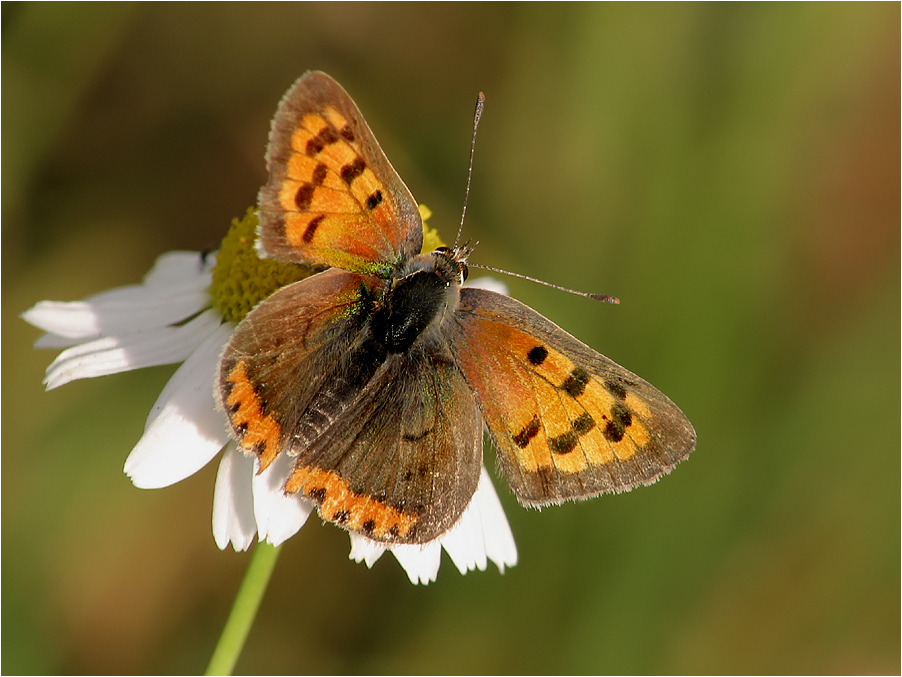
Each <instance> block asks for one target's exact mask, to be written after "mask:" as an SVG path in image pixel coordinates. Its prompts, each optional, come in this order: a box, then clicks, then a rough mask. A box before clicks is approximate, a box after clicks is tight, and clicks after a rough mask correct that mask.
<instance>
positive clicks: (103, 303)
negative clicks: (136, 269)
mask: <svg viewBox="0 0 902 677" xmlns="http://www.w3.org/2000/svg"><path fill="white" fill-rule="evenodd" d="M211 260H215V259H211ZM210 281H211V276H210V261H202V260H201V257H200V255H199V254H198V253H196V252H170V253H169V254H164V255H163V256H161V257H160V258H159V259H157V263H156V265H155V266H154V268H153V270H151V272H150V273H149V274H148V275H147V277H146V278H145V280H144V283H143V284H140V285H129V286H126V287H118V288H116V289H110V290H108V291H105V292H101V293H100V294H95V295H93V296H89V297H88V298H87V299H85V300H84V301H74V302H71V303H67V302H61V301H41V302H40V303H37V304H35V305H34V306H32V307H31V308H29V309H28V310H27V311H25V312H24V313H22V318H23V319H24V320H25V321H26V322H29V323H30V324H32V325H34V326H36V327H38V328H40V329H43V330H44V331H46V332H49V333H50V334H55V335H57V336H60V337H65V338H69V339H83V340H86V339H93V338H100V337H102V336H116V335H120V334H127V333H132V332H135V331H141V330H147V329H151V328H156V327H165V326H168V325H171V324H174V323H176V322H181V321H182V320H184V319H186V318H188V317H191V316H192V315H194V314H195V313H197V312H199V311H201V310H203V309H204V308H205V307H207V306H209V305H210V297H209V293H208V289H209V287H210ZM36 347H51V346H47V345H42V344H41V343H40V342H39V344H38V345H37V346H36ZM54 347H55V346H54Z"/></svg>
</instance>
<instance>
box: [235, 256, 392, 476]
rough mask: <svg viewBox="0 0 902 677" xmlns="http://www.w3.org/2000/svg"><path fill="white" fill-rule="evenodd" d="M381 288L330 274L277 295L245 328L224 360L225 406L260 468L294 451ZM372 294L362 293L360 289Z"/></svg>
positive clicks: (338, 273)
mask: <svg viewBox="0 0 902 677" xmlns="http://www.w3.org/2000/svg"><path fill="white" fill-rule="evenodd" d="M367 283H369V284H379V283H380V281H379V280H377V279H376V278H365V277H362V276H360V275H355V274H352V273H347V272H345V271H342V270H338V269H334V268H333V269H330V270H327V271H324V272H322V273H319V274H317V275H314V276H312V277H309V278H307V279H305V280H301V281H300V282H296V283H294V284H291V285H288V286H287V287H283V288H282V289H280V290H278V291H277V292H275V293H274V294H273V295H272V296H270V297H269V298H267V299H266V300H265V301H264V302H263V303H261V304H260V305H258V306H257V307H256V308H255V309H254V310H253V311H252V312H251V313H250V314H249V315H248V316H247V317H246V318H245V320H244V321H243V322H241V324H239V325H238V329H237V330H236V331H235V334H234V335H233V336H232V338H231V340H230V341H229V343H228V344H227V345H226V348H225V350H224V351H223V355H222V359H221V361H220V372H219V386H218V387H217V393H218V394H219V397H220V403H221V405H222V407H223V409H224V411H225V412H226V415H227V416H228V418H229V423H230V425H231V428H232V433H233V435H234V436H235V438H236V439H237V440H238V442H239V444H240V446H241V447H242V448H243V449H244V450H245V451H247V452H253V453H254V454H256V455H257V457H258V458H259V459H260V466H261V470H263V469H266V467H267V466H269V464H270V463H272V461H273V460H275V458H276V456H278V455H279V454H280V453H282V452H283V451H287V450H288V449H289V448H290V442H291V434H292V433H293V432H294V430H295V428H296V427H297V421H298V419H299V417H300V416H301V415H302V414H303V412H304V411H305V410H306V409H307V407H308V406H309V404H310V402H311V401H312V400H313V398H314V396H315V395H316V393H317V392H318V391H319V389H320V388H322V387H323V383H324V380H325V378H326V377H327V375H328V374H330V373H332V372H333V371H334V369H335V367H336V365H337V364H338V362H339V360H340V358H341V357H342V355H343V354H344V353H345V352H346V350H347V346H348V345H349V344H350V343H352V342H353V341H354V340H355V337H356V336H357V335H358V334H359V332H360V330H361V327H362V325H363V322H364V321H365V319H366V318H365V312H366V303H367V300H366V299H367V298H368V297H369V295H370V294H371V293H372V291H373V290H370V288H368V287H365V285H366V284H367ZM364 288H366V289H367V294H366V295H364V294H362V289H364Z"/></svg>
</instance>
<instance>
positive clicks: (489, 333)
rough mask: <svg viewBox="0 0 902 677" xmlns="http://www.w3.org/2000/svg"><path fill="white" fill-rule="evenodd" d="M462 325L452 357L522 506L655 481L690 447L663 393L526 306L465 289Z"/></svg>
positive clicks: (682, 420) (681, 419) (689, 432)
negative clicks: (476, 403) (478, 409)
mask: <svg viewBox="0 0 902 677" xmlns="http://www.w3.org/2000/svg"><path fill="white" fill-rule="evenodd" d="M456 319H457V322H456V323H455V331H454V335H453V338H452V340H451V345H452V346H453V349H454V354H455V359H456V360H457V362H458V364H459V365H460V368H461V370H462V372H463V374H464V375H465V377H466V379H467V382H468V383H469V385H470V387H471V388H473V390H474V392H475V393H476V398H477V400H478V402H479V404H480V407H481V409H482V412H483V415H484V417H485V421H486V424H487V426H488V428H489V431H490V433H491V436H492V438H493V441H494V443H495V446H496V448H497V450H498V452H499V458H500V461H501V465H502V467H503V469H504V471H505V473H506V475H507V477H508V479H509V481H510V482H511V486H512V487H513V489H514V491H515V492H516V494H517V496H518V498H519V499H520V500H521V501H522V502H523V503H526V504H532V505H543V504H548V503H560V502H561V501H564V500H567V499H580V498H590V497H592V496H597V495H599V494H602V493H606V492H620V491H628V490H629V489H632V488H633V487H635V486H638V485H640V484H650V483H652V482H654V481H655V480H657V479H658V477H660V476H661V475H662V474H664V473H667V472H669V471H670V470H671V469H672V468H673V466H674V465H676V464H677V463H678V462H679V461H680V460H682V459H683V458H685V457H686V456H687V455H688V454H689V453H690V452H691V451H692V449H693V448H694V446H695V431H694V430H693V429H692V426H691V424H690V423H689V421H688V420H687V419H686V417H685V416H684V415H683V413H682V412H681V411H680V410H679V409H678V408H677V407H676V405H674V404H673V402H671V401H670V400H669V399H668V398H667V397H666V396H665V395H664V394H663V393H661V392H660V391H658V390H657V389H655V388H654V387H653V386H651V385H650V384H648V383H647V382H645V381H643V380H642V379H640V378H639V377H638V376H636V375H635V374H632V373H631V372H629V371H627V370H626V369H624V368H623V367H620V366H619V365H617V364H616V363H614V362H612V361H611V360H609V359H607V358H606V357H604V356H603V355H600V354H599V353H597V352H595V351H594V350H592V349H591V348H589V347H588V346H586V345H585V344H583V343H581V342H580V341H578V340H576V339H575V338H573V337H572V336H570V335H569V334H567V333H566V332H564V331H563V330H562V329H561V328H560V327H558V326H557V325H555V324H554V323H552V322H550V321H549V320H547V319H546V318H544V317H542V316H541V315H540V314H538V313H537V312H535V311H534V310H532V309H530V308H528V307H527V306H525V305H523V304H522V303H519V302H518V301H515V300H513V299H511V298H509V297H507V296H502V295H500V294H495V293H493V292H489V291H484V290H478V289H464V290H462V292H461V302H460V306H459V308H458V312H457V317H456Z"/></svg>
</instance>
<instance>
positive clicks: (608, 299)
mask: <svg viewBox="0 0 902 677" xmlns="http://www.w3.org/2000/svg"><path fill="white" fill-rule="evenodd" d="M467 265H469V267H470V268H479V269H480V270H488V271H489V272H491V273H501V274H502V275H510V276H511V277H519V278H520V279H521V280H529V281H530V282H535V283H536V284H542V285H545V286H546V287H552V288H554V289H559V290H561V291H565V292H567V293H568V294H575V295H576V296H585V297H586V298H588V299H592V300H594V301H604V302H605V303H613V304H615V305H616V304H619V303H620V299H618V298H617V297H616V296H611V295H610V294H592V293H590V292H585V291H577V290H576V289H570V288H569V287H562V286H560V285H558V284H552V283H551V282H545V280H539V279H538V278H535V277H530V276H529V275H521V274H520V273H512V272H511V271H509V270H501V269H500V268H492V267H491V266H481V265H478V264H476V263H468V264H467Z"/></svg>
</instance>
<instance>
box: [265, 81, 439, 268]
mask: <svg viewBox="0 0 902 677" xmlns="http://www.w3.org/2000/svg"><path fill="white" fill-rule="evenodd" d="M266 162H267V167H268V169H269V182H268V183H267V184H266V185H265V186H264V187H263V188H262V189H261V190H260V196H259V203H260V230H259V243H260V247H261V249H262V253H263V254H264V255H266V256H270V257H272V258H277V259H284V260H287V261H295V262H298V263H305V264H308V265H325V266H334V267H337V268H343V269H345V270H349V271H353V272H358V273H367V274H371V275H378V276H380V277H390V276H391V275H392V273H393V271H395V270H396V269H397V268H398V267H399V266H400V265H401V264H402V263H403V262H404V261H406V260H407V259H408V258H409V257H411V256H414V255H416V254H419V253H420V249H421V247H422V243H423V224H422V219H421V218H420V215H419V211H418V210H417V205H416V203H415V202H414V200H413V197H412V196H411V194H410V191H409V190H408V189H407V186H405V185H404V182H403V181H401V178H400V177H399V176H398V174H397V172H395V170H394V168H393V167H392V166H391V164H390V163H389V161H388V159H387V158H386V157H385V153H383V152H382V149H381V148H380V147H379V143H378V142H377V141H376V139H375V137H374V136H373V133H372V132H371V131H370V128H369V126H367V124H366V122H365V121H364V119H363V116H362V115H361V114H360V111H359V110H358V109H357V106H356V105H355V104H354V102H353V101H352V100H351V97H350V96H348V94H347V92H345V91H344V89H342V88H341V86H340V85H339V84H338V83H337V82H335V81H334V80H333V79H332V78H330V77H329V76H328V75H326V74H325V73H319V72H315V71H314V72H309V73H307V74H306V75H304V76H303V77H301V78H300V79H299V80H298V81H297V82H296V83H295V84H294V85H293V86H292V87H291V89H289V90H288V92H287V93H286V94H285V96H284V97H283V99H282V101H281V102H280V103H279V107H278V110H277V111H276V115H275V117H274V118H273V121H272V129H271V131H270V135H269V146H268V148H267V152H266Z"/></svg>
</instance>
